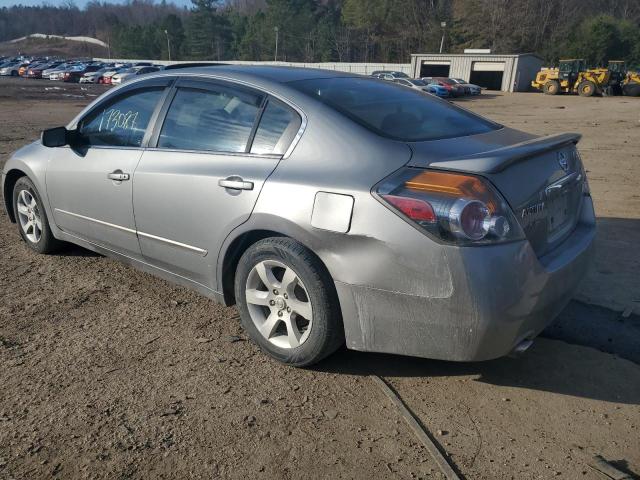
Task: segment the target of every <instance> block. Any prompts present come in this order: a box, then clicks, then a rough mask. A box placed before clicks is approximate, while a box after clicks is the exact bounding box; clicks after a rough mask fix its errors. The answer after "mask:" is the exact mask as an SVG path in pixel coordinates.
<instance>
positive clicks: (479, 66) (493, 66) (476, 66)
mask: <svg viewBox="0 0 640 480" xmlns="http://www.w3.org/2000/svg"><path fill="white" fill-rule="evenodd" d="M473 71H474V72H504V62H473Z"/></svg>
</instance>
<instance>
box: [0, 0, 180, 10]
mask: <svg viewBox="0 0 640 480" xmlns="http://www.w3.org/2000/svg"><path fill="white" fill-rule="evenodd" d="M158 1H159V0H158ZM170 1H173V3H175V4H176V5H178V6H179V7H191V6H192V3H191V0H167V2H170ZM100 2H107V3H124V2H125V0H100ZM42 3H47V4H49V5H62V4H64V3H66V0H0V7H11V6H13V5H42ZM73 3H75V4H76V5H77V6H78V7H81V8H82V7H83V6H85V5H86V4H87V3H89V0H73Z"/></svg>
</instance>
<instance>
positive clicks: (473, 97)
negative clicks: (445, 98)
mask: <svg viewBox="0 0 640 480" xmlns="http://www.w3.org/2000/svg"><path fill="white" fill-rule="evenodd" d="M501 96H502V95H499V94H495V93H486V92H482V93H481V94H480V95H468V96H465V97H453V98H449V100H451V101H453V102H475V101H478V100H489V99H492V98H496V97H501Z"/></svg>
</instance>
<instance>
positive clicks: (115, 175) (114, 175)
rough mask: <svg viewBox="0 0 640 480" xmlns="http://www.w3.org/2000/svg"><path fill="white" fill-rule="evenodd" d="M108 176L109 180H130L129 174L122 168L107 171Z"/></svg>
mask: <svg viewBox="0 0 640 480" xmlns="http://www.w3.org/2000/svg"><path fill="white" fill-rule="evenodd" d="M107 178H108V179H109V180H115V181H117V182H124V181H126V180H129V174H128V173H124V172H123V171H122V170H116V171H114V172H111V173H107Z"/></svg>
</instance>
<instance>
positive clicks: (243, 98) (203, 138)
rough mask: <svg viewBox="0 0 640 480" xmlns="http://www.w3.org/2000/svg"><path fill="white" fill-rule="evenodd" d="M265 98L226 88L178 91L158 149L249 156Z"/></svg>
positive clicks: (163, 127) (166, 119)
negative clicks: (252, 134)
mask: <svg viewBox="0 0 640 480" xmlns="http://www.w3.org/2000/svg"><path fill="white" fill-rule="evenodd" d="M261 103H262V97H261V96H259V95H254V94H251V93H245V92H240V91H235V90H233V89H230V88H227V87H220V88H217V87H213V88H212V89H207V90H200V89H194V88H180V89H178V91H177V93H176V95H175V97H174V99H173V101H172V102H171V106H170V107H169V111H168V112H167V116H166V118H165V120H164V124H163V125H162V130H161V131H160V137H159V139H158V147H159V148H172V149H178V150H198V151H211V152H232V153H233V152H246V149H247V145H248V142H249V138H250V136H251V132H252V131H253V126H254V124H255V121H256V117H257V115H258V112H259V110H260V105H261Z"/></svg>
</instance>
